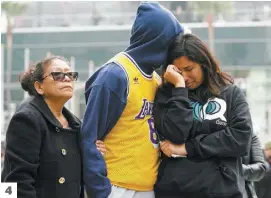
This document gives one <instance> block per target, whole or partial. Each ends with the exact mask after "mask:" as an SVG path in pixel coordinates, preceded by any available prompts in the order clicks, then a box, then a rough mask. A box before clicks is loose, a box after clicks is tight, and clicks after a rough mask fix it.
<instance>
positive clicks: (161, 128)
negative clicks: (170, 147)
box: [154, 88, 193, 144]
mask: <svg viewBox="0 0 271 198" xmlns="http://www.w3.org/2000/svg"><path fill="white" fill-rule="evenodd" d="M167 91H170V89H169V90H165V89H164V88H160V89H159V90H158V92H157V95H156V98H155V103H154V120H155V126H156V128H157V131H158V133H159V134H160V135H162V136H163V138H165V139H167V140H169V141H171V142H173V143H176V144H182V143H184V142H185V141H186V140H187V139H188V137H189V135H190V130H191V129H192V126H193V108H192V106H191V105H190V101H189V99H188V90H187V89H186V88H172V90H171V92H172V95H171V96H170V97H169V96H167V93H166V92H167Z"/></svg>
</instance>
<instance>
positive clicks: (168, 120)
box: [154, 34, 252, 198]
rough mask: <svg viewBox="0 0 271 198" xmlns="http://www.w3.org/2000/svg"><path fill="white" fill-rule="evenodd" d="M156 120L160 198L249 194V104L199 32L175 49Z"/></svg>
mask: <svg viewBox="0 0 271 198" xmlns="http://www.w3.org/2000/svg"><path fill="white" fill-rule="evenodd" d="M162 76H163V84H162V86H161V87H160V88H159V89H158V91H157V94H156V98H155V103H154V119H155V126H156V128H157V132H158V134H159V137H160V139H161V144H160V146H161V150H162V152H163V153H164V155H163V157H162V161H161V164H160V166H159V171H158V178H157V182H156V184H155V188H154V189H155V196H156V198H167V197H171V198H175V197H176V198H192V197H193V198H194V197H197V198H243V194H244V192H245V180H244V177H243V173H242V162H241V156H244V155H246V154H247V152H248V150H249V148H250V142H251V132H252V124H251V117H250V112H249V107H248V104H247V102H246V100H245V97H244V95H243V93H242V91H241V90H240V89H239V88H238V87H237V86H235V85H234V84H233V80H232V78H231V77H230V76H229V75H227V74H226V73H224V72H222V71H221V69H220V67H219V66H218V64H217V62H216V61H215V59H214V57H213V56H212V54H211V53H210V52H209V50H208V49H207V47H206V46H205V45H204V43H203V42H202V41H201V40H200V39H199V38H198V37H196V36H195V35H192V34H186V35H183V36H178V37H177V38H176V39H175V40H174V41H173V42H172V45H171V46H170V48H169V56H168V64H167V66H166V67H164V68H163V72H162Z"/></svg>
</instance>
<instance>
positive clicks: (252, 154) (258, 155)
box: [242, 134, 267, 198]
mask: <svg viewBox="0 0 271 198" xmlns="http://www.w3.org/2000/svg"><path fill="white" fill-rule="evenodd" d="M242 163H243V174H244V178H245V180H246V191H247V196H248V198H257V195H256V192H255V188H254V183H253V182H255V181H259V180H261V179H262V178H263V177H264V175H265V172H266V171H267V166H266V165H265V160H264V154H263V152H262V148H261V142H260V140H259V138H258V136H257V135H256V134H253V135H252V141H251V149H250V151H249V153H248V155H246V156H244V157H243V160H242Z"/></svg>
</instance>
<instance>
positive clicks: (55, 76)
mask: <svg viewBox="0 0 271 198" xmlns="http://www.w3.org/2000/svg"><path fill="white" fill-rule="evenodd" d="M48 76H52V77H53V79H54V81H59V82H62V81H63V80H64V79H65V76H68V77H69V78H70V79H71V80H72V81H76V80H77V78H78V72H67V73H63V72H51V73H50V74H49V75H47V76H45V77H44V78H42V79H41V80H44V79H45V78H47V77H48Z"/></svg>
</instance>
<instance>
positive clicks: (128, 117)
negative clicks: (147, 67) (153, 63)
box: [104, 52, 160, 191]
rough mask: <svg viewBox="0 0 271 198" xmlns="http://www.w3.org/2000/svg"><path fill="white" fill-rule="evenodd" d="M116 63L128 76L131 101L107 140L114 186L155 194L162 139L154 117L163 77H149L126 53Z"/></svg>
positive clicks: (112, 60)
mask: <svg viewBox="0 0 271 198" xmlns="http://www.w3.org/2000/svg"><path fill="white" fill-rule="evenodd" d="M109 62H115V63H116V64H118V65H119V66H120V67H121V68H122V69H123V70H124V72H125V73H126V75H127V79H128V90H127V92H128V99H127V104H126V107H125V108H124V111H123V113H122V115H121V117H120V119H119V120H118V121H117V123H116V125H115V126H114V127H113V129H112V130H111V131H110V132H109V134H108V135H107V136H106V138H105V140H104V143H105V146H106V149H107V152H106V154H105V162H106V166H107V172H108V177H109V179H110V181H111V183H112V184H113V185H116V186H119V187H123V188H127V189H132V190H136V191H150V190H153V186H154V183H155V181H156V177H157V169H158V163H159V161H158V158H159V150H158V139H157V136H156V131H155V128H154V121H153V117H152V108H153V101H154V97H155V93H156V90H157V88H158V83H159V78H160V77H159V76H158V75H157V74H156V73H155V72H154V73H153V75H152V76H146V75H144V73H143V72H142V71H141V70H140V68H139V67H138V66H137V64H136V63H135V62H134V60H133V59H132V58H131V57H130V56H129V55H128V54H126V53H124V52H122V53H120V54H118V55H116V56H115V57H114V58H113V59H111V60H110V61H109Z"/></svg>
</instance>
